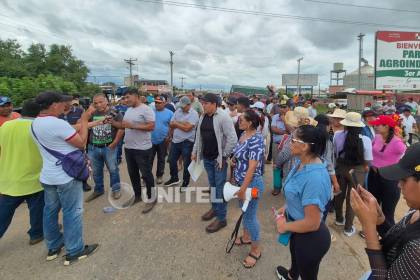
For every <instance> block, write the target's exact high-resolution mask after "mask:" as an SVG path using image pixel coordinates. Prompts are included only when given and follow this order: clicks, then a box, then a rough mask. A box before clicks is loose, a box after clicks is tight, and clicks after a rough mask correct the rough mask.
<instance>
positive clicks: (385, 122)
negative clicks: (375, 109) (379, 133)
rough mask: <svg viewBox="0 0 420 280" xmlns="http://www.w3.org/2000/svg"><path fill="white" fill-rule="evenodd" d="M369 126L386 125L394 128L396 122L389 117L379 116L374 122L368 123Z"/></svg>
mask: <svg viewBox="0 0 420 280" xmlns="http://www.w3.org/2000/svg"><path fill="white" fill-rule="evenodd" d="M369 124H370V125H374V126H376V125H387V126H389V127H395V126H396V125H397V122H396V121H395V120H394V119H393V118H391V117H390V116H387V115H380V116H379V117H377V118H376V120H373V121H370V122H369Z"/></svg>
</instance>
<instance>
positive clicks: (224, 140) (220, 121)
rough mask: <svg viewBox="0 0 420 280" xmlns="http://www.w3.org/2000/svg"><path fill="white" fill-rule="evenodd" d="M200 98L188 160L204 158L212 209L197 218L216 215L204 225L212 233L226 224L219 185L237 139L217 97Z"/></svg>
mask: <svg viewBox="0 0 420 280" xmlns="http://www.w3.org/2000/svg"><path fill="white" fill-rule="evenodd" d="M203 101H204V102H203V108H204V114H203V115H201V117H200V121H199V123H198V126H197V137H196V140H195V144H194V148H193V152H192V155H191V159H192V160H196V161H197V162H200V161H201V160H203V161H204V168H205V169H206V172H207V177H208V180H209V184H210V190H211V199H212V203H211V207H212V208H211V209H210V210H209V211H208V212H207V213H206V214H204V215H203V216H202V217H201V219H202V220H203V221H210V220H211V219H213V218H214V217H216V220H214V221H213V222H212V223H211V224H209V225H208V226H207V227H206V231H207V232H208V233H213V232H216V231H219V230H220V229H222V228H224V227H225V226H226V213H227V207H226V206H227V205H226V202H223V186H224V184H225V182H226V176H227V163H226V159H227V157H229V156H230V155H231V153H232V151H233V148H234V147H235V145H236V143H237V142H238V138H237V136H236V132H235V127H234V126H233V122H232V120H231V119H230V117H229V115H228V114H226V112H225V111H224V110H223V109H222V108H219V107H218V106H217V104H219V98H218V96H217V95H215V94H213V93H208V94H206V95H205V96H204V97H203ZM214 198H215V199H217V200H215V199H214Z"/></svg>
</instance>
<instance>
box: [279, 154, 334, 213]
mask: <svg viewBox="0 0 420 280" xmlns="http://www.w3.org/2000/svg"><path fill="white" fill-rule="evenodd" d="M299 164H300V161H299V160H297V162H296V165H295V166H294V167H293V168H292V170H291V171H290V173H289V175H288V176H287V178H286V181H285V183H284V193H285V197H286V204H287V213H288V215H290V217H292V218H293V219H295V220H302V219H303V218H304V217H305V211H304V208H305V206H308V205H316V206H318V208H319V210H320V211H321V218H322V214H323V213H324V211H325V206H326V205H327V203H328V201H329V200H330V199H331V180H330V176H329V175H328V171H327V168H326V165H325V164H324V163H312V164H307V165H305V166H304V167H303V168H302V169H301V170H298V167H299Z"/></svg>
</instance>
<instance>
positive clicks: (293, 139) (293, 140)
mask: <svg viewBox="0 0 420 280" xmlns="http://www.w3.org/2000/svg"><path fill="white" fill-rule="evenodd" d="M292 142H293V143H300V144H308V145H315V143H311V142H304V141H302V140H299V139H296V138H292Z"/></svg>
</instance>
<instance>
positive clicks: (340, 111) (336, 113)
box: [327, 108, 347, 119]
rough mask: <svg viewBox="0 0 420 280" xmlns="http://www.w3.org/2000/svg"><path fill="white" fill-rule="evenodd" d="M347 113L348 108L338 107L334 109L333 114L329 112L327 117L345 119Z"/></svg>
mask: <svg viewBox="0 0 420 280" xmlns="http://www.w3.org/2000/svg"><path fill="white" fill-rule="evenodd" d="M346 113H347V112H346V110H343V109H339V108H337V109H334V112H333V113H332V114H327V117H330V118H338V119H345V118H346Z"/></svg>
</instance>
